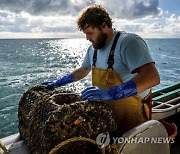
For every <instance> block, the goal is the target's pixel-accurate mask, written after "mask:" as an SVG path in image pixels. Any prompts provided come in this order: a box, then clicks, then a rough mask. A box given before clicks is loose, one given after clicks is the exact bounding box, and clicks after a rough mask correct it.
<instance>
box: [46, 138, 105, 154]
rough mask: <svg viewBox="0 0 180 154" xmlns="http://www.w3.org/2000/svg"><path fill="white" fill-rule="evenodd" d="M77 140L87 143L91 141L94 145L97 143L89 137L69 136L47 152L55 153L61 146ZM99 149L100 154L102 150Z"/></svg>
mask: <svg viewBox="0 0 180 154" xmlns="http://www.w3.org/2000/svg"><path fill="white" fill-rule="evenodd" d="M77 141H86V142H89V143H92V144H94V145H96V146H97V147H98V145H97V143H96V141H94V140H92V139H90V138H85V137H73V138H70V139H67V140H65V141H63V142H61V143H60V144H58V145H57V146H55V147H54V148H53V149H52V150H51V151H50V152H49V154H56V153H57V151H58V150H60V149H61V148H63V147H64V146H65V145H67V144H69V143H72V142H77ZM99 151H100V153H101V154H103V150H102V149H100V148H99Z"/></svg>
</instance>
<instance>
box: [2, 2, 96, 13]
mask: <svg viewBox="0 0 180 154" xmlns="http://www.w3.org/2000/svg"><path fill="white" fill-rule="evenodd" d="M94 3H95V2H94V0H88V1H87V0H28V1H27V0H1V1H0V9H1V10H8V11H12V12H16V13H20V12H22V11H24V12H27V13H29V14H32V15H45V16H48V15H55V14H59V15H66V14H71V15H73V16H74V15H77V13H79V10H81V9H82V8H84V7H85V6H88V5H90V4H94Z"/></svg>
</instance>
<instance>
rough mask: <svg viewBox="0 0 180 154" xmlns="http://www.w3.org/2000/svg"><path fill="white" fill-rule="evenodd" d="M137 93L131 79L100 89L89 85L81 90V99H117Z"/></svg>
mask: <svg viewBox="0 0 180 154" xmlns="http://www.w3.org/2000/svg"><path fill="white" fill-rule="evenodd" d="M136 94H137V89H136V84H135V82H134V81H133V80H130V81H128V82H126V83H123V84H120V85H117V86H114V87H112V88H109V89H102V88H98V87H89V88H86V89H85V90H84V91H82V95H81V99H82V100H86V99H87V100H90V101H94V100H103V101H111V100H119V99H123V98H126V97H130V96H133V95H136Z"/></svg>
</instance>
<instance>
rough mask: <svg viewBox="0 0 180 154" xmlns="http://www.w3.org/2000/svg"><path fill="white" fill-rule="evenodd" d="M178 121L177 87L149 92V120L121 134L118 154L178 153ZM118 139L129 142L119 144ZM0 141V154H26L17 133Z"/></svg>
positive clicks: (179, 96) (179, 87) (179, 92)
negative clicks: (151, 96)
mask: <svg viewBox="0 0 180 154" xmlns="http://www.w3.org/2000/svg"><path fill="white" fill-rule="evenodd" d="M179 118H180V83H177V84H174V85H171V86H168V87H165V88H162V89H158V90H156V91H153V101H152V120H149V121H147V122H145V123H143V124H140V125H138V126H137V127H135V128H132V129H131V130H129V131H127V132H126V133H124V134H123V135H122V137H121V138H120V139H121V142H117V144H116V147H117V149H118V152H119V153H122V154H127V153H137V154H144V153H146V154H152V153H163V154H170V153H172V154H176V153H178V152H180V148H179V147H178V144H180V135H178V131H179V128H180V122H179V121H178V119H179ZM122 139H129V140H130V141H122ZM0 141H1V149H0V154H1V153H4V154H7V153H10V154H30V152H29V150H28V148H27V146H26V144H25V143H24V141H23V140H22V139H21V136H20V134H19V133H17V134H13V135H11V136H8V137H5V138H2V139H0ZM137 142H138V143H137ZM102 153H103V152H102Z"/></svg>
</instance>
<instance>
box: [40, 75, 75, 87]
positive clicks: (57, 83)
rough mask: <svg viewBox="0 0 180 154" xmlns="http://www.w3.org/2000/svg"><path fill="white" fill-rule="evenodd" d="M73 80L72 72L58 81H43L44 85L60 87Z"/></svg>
mask: <svg viewBox="0 0 180 154" xmlns="http://www.w3.org/2000/svg"><path fill="white" fill-rule="evenodd" d="M73 81H74V78H73V76H72V74H71V73H68V74H66V75H65V76H63V77H62V78H59V79H58V80H56V81H46V82H43V83H42V85H48V86H52V87H60V86H63V85H65V84H67V83H71V82H73Z"/></svg>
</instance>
